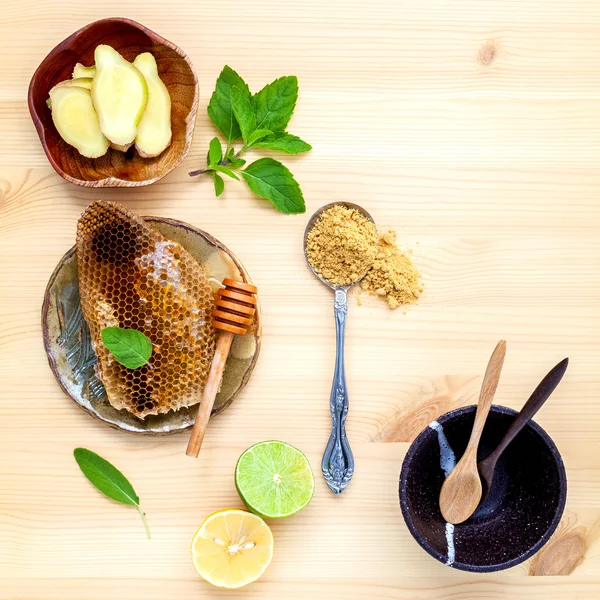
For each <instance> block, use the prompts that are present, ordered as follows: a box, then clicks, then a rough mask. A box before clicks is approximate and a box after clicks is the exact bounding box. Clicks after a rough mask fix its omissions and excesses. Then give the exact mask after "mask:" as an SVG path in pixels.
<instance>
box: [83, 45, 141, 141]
mask: <svg viewBox="0 0 600 600" xmlns="http://www.w3.org/2000/svg"><path fill="white" fill-rule="evenodd" d="M94 58H95V63H96V75H95V77H94V79H93V82H92V101H93V105H94V108H95V109H96V112H97V113H98V118H99V119H100V129H101V131H102V133H103V134H104V135H105V136H106V137H107V138H108V139H109V140H110V141H111V142H112V143H114V144H118V145H120V146H126V145H127V144H130V143H131V142H133V141H134V139H135V136H136V134H137V127H138V123H139V122H140V119H141V118H142V115H143V113H144V110H145V108H146V104H147V103H148V86H147V84H146V80H145V79H144V76H143V75H142V74H141V73H140V72H139V71H138V69H136V67H134V66H133V65H132V64H131V63H130V62H128V61H126V60H125V59H124V58H123V57H122V56H121V55H120V54H119V53H118V52H117V51H116V50H114V49H113V48H111V47H110V46H106V45H104V44H102V45H100V46H98V47H97V48H96V51H95V52H94Z"/></svg>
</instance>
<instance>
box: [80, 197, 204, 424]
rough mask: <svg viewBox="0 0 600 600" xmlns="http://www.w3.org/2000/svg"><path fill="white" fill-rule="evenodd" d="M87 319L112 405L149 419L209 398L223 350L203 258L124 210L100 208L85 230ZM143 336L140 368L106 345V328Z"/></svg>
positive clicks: (93, 207)
mask: <svg viewBox="0 0 600 600" xmlns="http://www.w3.org/2000/svg"><path fill="white" fill-rule="evenodd" d="M77 265H78V270H79V292H80V296H81V308H82V310H83V315H84V317H85V320H86V321H87V323H88V325H89V327H90V333H91V338H92V345H93V347H94V350H95V352H96V355H97V357H98V365H97V367H98V375H99V377H100V378H101V379H102V382H103V384H104V387H105V388H106V393H107V395H108V400H109V402H110V403H111V404H112V405H113V406H114V407H115V408H117V409H126V410H128V411H129V412H131V413H133V414H134V415H136V416H137V417H140V418H142V419H144V418H145V417H146V416H148V415H156V414H159V413H165V412H167V411H169V410H177V409H179V408H182V407H184V406H190V405H192V404H196V403H198V402H199V401H200V399H201V398H202V392H203V390H204V384H205V382H206V379H207V378H208V373H209V370H210V365H211V361H212V358H213V354H214V349H215V330H214V328H213V325H212V316H211V313H212V309H213V306H214V296H213V293H212V290H211V288H210V285H209V283H208V279H207V278H206V275H205V274H204V272H203V271H202V269H201V267H200V265H199V264H198V263H197V262H196V261H195V259H194V258H193V257H192V256H191V254H189V253H188V252H187V251H186V250H185V249H184V248H183V247H182V246H180V245H179V244H177V243H175V242H172V241H169V240H167V239H165V238H164V237H163V236H162V235H161V234H160V233H159V232H158V231H157V230H156V229H154V228H152V227H150V226H149V225H148V224H146V223H145V222H144V221H143V220H142V219H141V218H140V217H138V216H137V215H135V214H134V213H132V212H131V211H130V210H128V209H126V208H125V207H124V206H121V205H120V204H115V203H113V202H104V201H98V202H93V203H92V204H90V206H89V207H88V208H87V210H86V211H85V213H84V214H83V215H82V217H81V219H80V220H79V222H78V224H77ZM111 326H119V327H123V328H125V329H137V330H138V331H141V332H143V333H144V334H145V335H147V336H148V338H149V339H150V341H151V342H152V356H151V357H150V360H149V361H148V363H147V364H146V365H144V366H142V367H139V368H138V369H134V370H132V369H128V368H126V367H124V366H123V365H121V364H120V363H118V362H117V361H116V360H115V359H114V357H113V356H112V354H111V353H110V352H109V351H108V350H107V349H106V347H105V346H104V344H103V343H102V339H101V337H100V332H101V331H102V329H104V328H105V327H111Z"/></svg>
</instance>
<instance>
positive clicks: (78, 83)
mask: <svg viewBox="0 0 600 600" xmlns="http://www.w3.org/2000/svg"><path fill="white" fill-rule="evenodd" d="M56 87H82V88H85V89H86V90H91V89H92V79H91V77H76V78H74V79H67V80H66V81H61V82H60V83H57V84H56Z"/></svg>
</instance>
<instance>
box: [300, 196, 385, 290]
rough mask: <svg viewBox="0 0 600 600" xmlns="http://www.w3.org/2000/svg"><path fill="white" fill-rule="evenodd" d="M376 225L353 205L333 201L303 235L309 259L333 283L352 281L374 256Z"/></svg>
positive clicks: (346, 283) (369, 263)
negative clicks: (352, 206)
mask: <svg viewBox="0 0 600 600" xmlns="http://www.w3.org/2000/svg"><path fill="white" fill-rule="evenodd" d="M377 242H378V236H377V228H376V227H375V224H374V223H373V222H372V221H371V220H370V219H368V218H367V217H365V216H364V215H363V214H362V213H361V212H359V211H358V210H356V209H355V208H349V207H347V206H344V205H343V204H336V205H334V206H333V207H331V208H329V209H327V210H326V211H324V212H323V213H321V215H320V216H319V218H318V219H317V220H316V222H315V224H314V225H313V227H312V229H311V230H310V231H309V232H308V235H307V238H306V252H307V255H308V262H309V263H310V264H311V265H312V267H313V269H314V270H315V271H316V272H317V274H318V275H319V276H321V277H323V278H324V279H326V280H327V281H329V282H330V283H332V284H333V285H352V284H353V283H356V282H357V281H358V280H359V279H360V278H361V277H362V276H363V275H364V274H365V273H366V272H367V270H368V269H369V268H370V267H371V265H372V264H373V262H374V261H375V258H376V256H377Z"/></svg>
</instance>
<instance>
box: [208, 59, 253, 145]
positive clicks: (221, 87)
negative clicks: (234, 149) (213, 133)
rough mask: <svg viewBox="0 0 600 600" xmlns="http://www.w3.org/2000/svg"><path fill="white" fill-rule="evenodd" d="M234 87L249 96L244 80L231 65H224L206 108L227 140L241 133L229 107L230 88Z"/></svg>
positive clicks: (237, 136) (236, 137)
mask: <svg viewBox="0 0 600 600" xmlns="http://www.w3.org/2000/svg"><path fill="white" fill-rule="evenodd" d="M234 87H237V88H238V89H239V90H240V91H241V92H242V93H243V94H245V95H246V96H247V97H248V99H250V98H251V94H250V89H249V88H248V85H247V84H246V82H245V81H244V80H243V79H242V78H241V77H240V76H239V75H238V74H237V73H236V72H235V71H234V70H233V69H232V68H231V67H228V66H225V67H224V69H223V70H222V71H221V74H220V75H219V77H218V79H217V85H216V88H215V91H214V92H213V95H212V96H211V98H210V102H209V104H208V109H207V111H208V116H209V117H210V120H211V121H212V122H213V123H214V125H215V127H216V128H217V129H218V130H219V131H220V132H221V133H222V134H223V135H224V136H225V137H226V138H227V140H228V141H229V142H231V141H233V140H237V139H238V138H239V137H240V135H241V131H240V127H239V125H238V123H237V121H236V119H235V115H234V114H233V108H232V107H231V90H232V89H233V88H234Z"/></svg>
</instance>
